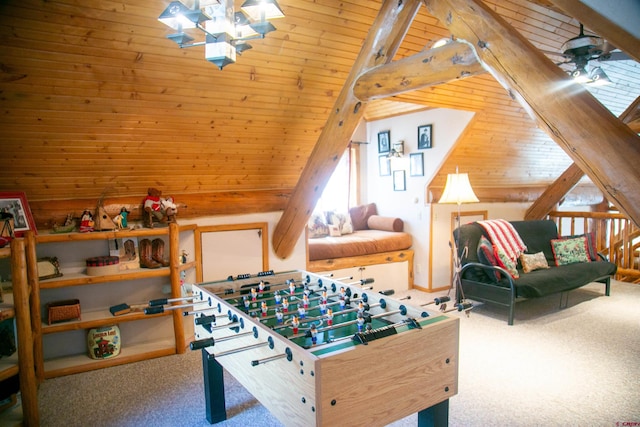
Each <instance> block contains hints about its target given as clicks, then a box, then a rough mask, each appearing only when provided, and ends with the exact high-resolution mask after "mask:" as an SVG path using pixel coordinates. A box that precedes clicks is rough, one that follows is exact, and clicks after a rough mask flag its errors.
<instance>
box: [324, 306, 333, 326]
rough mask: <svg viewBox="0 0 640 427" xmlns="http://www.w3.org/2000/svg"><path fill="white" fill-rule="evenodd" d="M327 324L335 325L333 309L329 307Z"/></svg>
mask: <svg viewBox="0 0 640 427" xmlns="http://www.w3.org/2000/svg"><path fill="white" fill-rule="evenodd" d="M326 316H327V325H329V326H331V325H333V310H331V309H330V308H329V309H327V314H326Z"/></svg>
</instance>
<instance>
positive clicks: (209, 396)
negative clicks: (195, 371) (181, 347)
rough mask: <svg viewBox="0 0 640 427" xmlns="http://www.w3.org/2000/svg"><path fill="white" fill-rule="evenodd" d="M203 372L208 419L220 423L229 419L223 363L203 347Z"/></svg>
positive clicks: (212, 422) (210, 421)
mask: <svg viewBox="0 0 640 427" xmlns="http://www.w3.org/2000/svg"><path fill="white" fill-rule="evenodd" d="M202 372H203V374H204V401H205V405H206V409H207V421H209V423H211V424H214V423H219V422H220V421H224V420H226V419H227V409H226V407H225V401H224V373H223V370H222V365H220V364H219V363H218V361H217V360H216V359H215V358H214V357H212V356H210V355H209V353H208V352H207V351H206V350H205V349H202Z"/></svg>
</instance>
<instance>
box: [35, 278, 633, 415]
mask: <svg viewBox="0 0 640 427" xmlns="http://www.w3.org/2000/svg"><path fill="white" fill-rule="evenodd" d="M603 288H604V286H603V285H600V284H591V285H589V286H586V287H584V288H581V289H578V290H575V291H572V292H571V293H570V294H569V306H568V308H566V309H563V310H559V309H558V305H559V303H560V297H559V295H557V296H552V297H548V298H543V299H538V300H530V301H524V302H522V303H520V304H519V305H518V306H517V309H516V319H515V325H514V326H508V325H507V322H506V315H507V313H506V310H504V309H501V308H493V307H488V306H477V307H475V308H474V310H473V311H472V313H471V315H470V316H469V317H466V316H465V315H464V314H460V313H457V312H456V313H455V314H453V315H456V316H460V318H461V327H460V334H461V336H460V366H459V369H460V375H459V392H458V395H456V396H455V397H453V398H452V399H451V400H450V412H449V413H450V415H449V416H450V425H452V426H483V427H484V426H616V425H633V424H624V423H638V422H640V387H639V385H640V369H639V368H640V286H639V285H632V284H626V283H620V282H614V283H613V284H612V292H611V297H604V296H603ZM409 293H410V294H411V296H412V298H413V302H414V303H419V302H422V301H424V302H427V301H430V300H432V299H433V295H430V294H424V293H421V292H418V291H410V292H409ZM396 296H398V295H396ZM372 363H374V362H373V361H372ZM225 387H226V396H227V397H226V399H227V413H228V420H227V421H225V422H222V423H219V424H217V425H219V426H260V427H267V426H280V425H281V424H280V423H279V422H278V421H277V420H276V419H274V418H273V417H272V416H271V415H270V414H269V412H268V411H267V410H266V409H265V408H264V407H263V406H262V405H260V404H259V403H258V402H257V401H256V400H255V399H253V397H252V396H251V395H250V394H249V393H248V392H246V390H244V388H243V387H242V386H241V385H239V384H238V383H237V382H236V381H235V380H234V379H233V378H231V377H230V376H227V378H226V382H225ZM202 390H203V385H202V373H201V361H200V354H199V353H198V352H193V353H189V354H186V355H179V356H170V357H164V358H160V359H155V360H149V361H145V362H140V363H135V364H130V365H126V366H118V367H114V368H109V369H104V370H100V371H94V372H87V373H83V374H78V375H72V376H67V377H62V378H56V379H52V380H48V381H46V382H45V383H43V384H42V386H41V387H40V392H39V398H40V408H41V413H40V416H41V421H42V426H60V427H73V426H88V425H92V426H142V425H153V426H207V425H209V424H208V423H207V421H206V419H205V409H204V408H205V406H204V396H203V391H202ZM390 398H393V397H392V396H390ZM416 423H417V416H416V415H413V416H410V417H407V418H405V419H403V420H399V421H397V422H395V423H393V424H392V425H393V426H415V425H416Z"/></svg>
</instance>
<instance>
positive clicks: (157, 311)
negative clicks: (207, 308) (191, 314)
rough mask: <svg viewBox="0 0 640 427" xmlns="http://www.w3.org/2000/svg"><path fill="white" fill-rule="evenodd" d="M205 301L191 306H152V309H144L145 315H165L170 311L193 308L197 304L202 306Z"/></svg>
mask: <svg viewBox="0 0 640 427" xmlns="http://www.w3.org/2000/svg"><path fill="white" fill-rule="evenodd" d="M202 302H203V301H197V302H193V303H191V304H181V305H169V306H166V307H165V306H164V305H156V306H150V307H145V308H144V314H161V313H164V312H165V311H169V310H181V309H183V308H190V307H193V306H195V305H197V304H201V303H202Z"/></svg>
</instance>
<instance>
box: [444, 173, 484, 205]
mask: <svg viewBox="0 0 640 427" xmlns="http://www.w3.org/2000/svg"><path fill="white" fill-rule="evenodd" d="M479 201H480V200H478V198H477V197H476V195H475V193H474V192H473V189H472V188H471V183H470V182H469V175H468V174H466V173H457V172H456V173H450V174H448V175H447V183H446V184H445V186H444V192H443V193H442V197H440V200H439V201H438V203H456V204H458V205H460V204H462V203H478V202H479Z"/></svg>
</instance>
